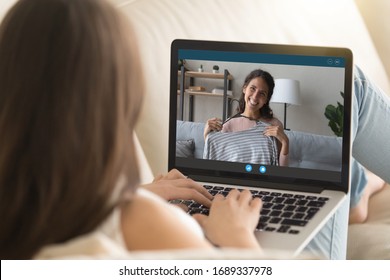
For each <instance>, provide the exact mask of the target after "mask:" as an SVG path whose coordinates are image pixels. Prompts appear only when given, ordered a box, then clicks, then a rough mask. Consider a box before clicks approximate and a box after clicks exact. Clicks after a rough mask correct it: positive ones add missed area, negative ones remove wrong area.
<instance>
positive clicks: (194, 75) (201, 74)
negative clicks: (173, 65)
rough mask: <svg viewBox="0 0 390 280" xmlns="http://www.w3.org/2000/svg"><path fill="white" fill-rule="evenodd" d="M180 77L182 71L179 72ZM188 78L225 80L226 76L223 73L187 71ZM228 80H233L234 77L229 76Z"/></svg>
mask: <svg viewBox="0 0 390 280" xmlns="http://www.w3.org/2000/svg"><path fill="white" fill-rule="evenodd" d="M179 75H181V71H179ZM186 77H192V78H206V79H221V80H223V79H224V74H223V73H211V72H196V71H186ZM227 78H228V80H233V76H232V75H231V74H229V75H228V77H227Z"/></svg>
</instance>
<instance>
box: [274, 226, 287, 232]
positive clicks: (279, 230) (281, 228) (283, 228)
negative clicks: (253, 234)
mask: <svg viewBox="0 0 390 280" xmlns="http://www.w3.org/2000/svg"><path fill="white" fill-rule="evenodd" d="M289 229H290V226H280V228H279V229H278V230H277V232H287V231H288V230H289Z"/></svg>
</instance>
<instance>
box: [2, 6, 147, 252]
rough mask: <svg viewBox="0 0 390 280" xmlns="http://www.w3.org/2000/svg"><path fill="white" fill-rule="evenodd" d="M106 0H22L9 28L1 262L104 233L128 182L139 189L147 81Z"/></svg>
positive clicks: (129, 37)
mask: <svg viewBox="0 0 390 280" xmlns="http://www.w3.org/2000/svg"><path fill="white" fill-rule="evenodd" d="M133 41H135V38H134V36H133V32H132V30H131V29H130V28H129V24H128V22H127V21H126V20H125V19H124V16H123V15H121V14H119V12H118V11H116V10H115V8H114V7H112V6H111V5H110V4H108V3H107V2H106V1H104V0H101V1H99V0H83V1H80V0H21V1H19V2H18V3H17V4H16V5H15V6H14V7H13V8H12V9H11V10H10V11H9V13H8V14H7V16H6V17H5V18H4V20H3V22H2V24H1V26H0V135H1V138H2V141H1V145H0V213H1V214H0V216H1V218H0V220H1V221H2V226H1V231H0V252H1V253H0V256H1V258H2V259H7V258H30V257H32V256H33V255H34V253H36V252H37V251H38V250H39V249H40V248H41V247H42V246H44V245H46V244H51V243H57V242H63V241H66V240H68V239H70V238H73V237H75V236H78V235H81V234H83V233H87V232H89V231H91V230H93V229H94V228H96V227H97V226H98V225H99V224H100V223H101V222H102V220H103V219H104V218H105V217H107V215H108V214H109V213H110V211H111V210H112V208H113V207H114V204H115V203H112V197H111V196H112V193H113V188H114V187H115V184H116V182H117V181H118V178H119V176H120V175H122V174H123V175H125V176H126V177H127V186H128V187H130V189H131V187H134V185H135V184H136V183H138V168H137V166H136V163H135V162H136V160H135V150H134V145H133V138H132V136H133V135H132V133H133V129H134V125H135V122H136V119H137V117H138V112H139V108H140V106H141V98H142V97H141V95H142V92H143V88H142V75H141V70H140V68H139V67H140V63H139V61H138V53H137V48H136V46H135V43H134V42H133Z"/></svg>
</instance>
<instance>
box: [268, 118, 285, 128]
mask: <svg viewBox="0 0 390 280" xmlns="http://www.w3.org/2000/svg"><path fill="white" fill-rule="evenodd" d="M268 122H269V123H270V124H271V125H274V126H281V127H283V123H282V122H281V121H280V120H279V119H278V118H272V119H270V120H269V121H268Z"/></svg>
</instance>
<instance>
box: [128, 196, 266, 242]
mask: <svg viewBox="0 0 390 280" xmlns="http://www.w3.org/2000/svg"><path fill="white" fill-rule="evenodd" d="M149 195H151V194H150V193H149ZM260 209H261V200H260V199H259V198H255V199H252V196H251V193H250V192H249V191H244V192H239V191H237V190H233V191H231V192H230V193H229V194H228V196H227V197H226V198H225V197H223V196H222V195H218V196H216V198H215V201H214V202H213V204H212V206H211V209H210V215H209V216H204V215H200V214H199V215H196V219H197V220H198V222H199V224H200V225H201V226H202V228H203V231H204V234H205V235H206V237H207V238H208V240H210V241H211V243H210V242H209V241H208V240H207V239H206V238H205V237H204V235H203V234H202V231H201V229H200V228H199V224H197V223H196V221H195V220H194V219H193V218H192V217H191V216H189V215H188V214H186V213H185V212H183V211H182V210H180V209H179V208H175V207H174V206H172V205H170V204H168V203H167V202H165V201H164V200H162V199H160V198H159V197H157V196H155V195H153V194H152V196H150V197H148V196H145V195H140V194H139V193H137V194H136V195H135V196H134V197H133V199H132V200H131V201H130V202H129V203H127V204H126V205H124V206H123V208H122V218H121V222H122V230H123V235H124V239H125V243H126V246H127V248H128V249H129V250H166V249H186V248H187V249H189V248H204V249H207V248H212V247H213V245H218V246H220V247H236V248H253V249H258V248H260V246H259V244H258V243H257V240H256V238H255V236H254V230H255V227H256V225H257V223H258V220H259V216H260Z"/></svg>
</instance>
